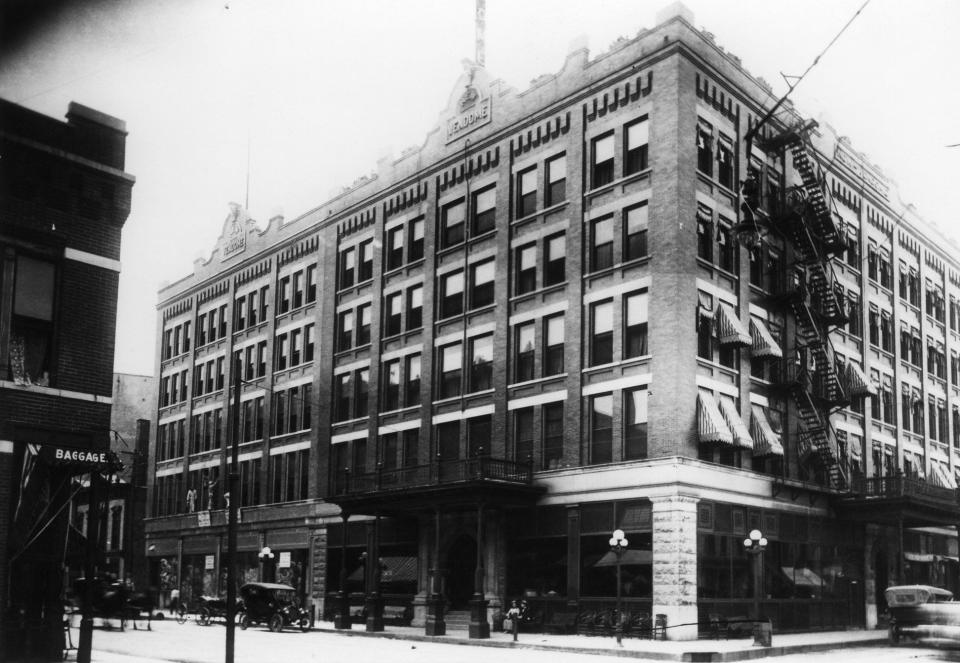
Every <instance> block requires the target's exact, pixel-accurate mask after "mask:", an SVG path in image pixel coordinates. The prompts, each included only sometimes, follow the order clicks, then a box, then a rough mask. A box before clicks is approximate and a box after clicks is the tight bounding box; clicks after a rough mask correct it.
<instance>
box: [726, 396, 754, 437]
mask: <svg viewBox="0 0 960 663" xmlns="http://www.w3.org/2000/svg"><path fill="white" fill-rule="evenodd" d="M720 412H721V413H723V419H724V421H726V422H727V428H729V429H730V432H731V433H733V443H734V444H735V445H736V446H738V447H743V448H744V449H753V439H752V438H751V437H750V431H749V430H747V425H746V424H745V423H743V419H741V418H740V413H739V412H737V406H736V405H735V404H734V402H733V401H732V400H730V399H729V398H721V399H720Z"/></svg>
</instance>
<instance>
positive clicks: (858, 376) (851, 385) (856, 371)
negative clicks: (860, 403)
mask: <svg viewBox="0 0 960 663" xmlns="http://www.w3.org/2000/svg"><path fill="white" fill-rule="evenodd" d="M846 370H847V376H846V377H847V393H848V394H849V395H850V396H876V395H877V388H876V387H874V386H873V385H872V384H870V381H869V380H868V379H867V376H866V375H864V373H863V369H862V368H860V367H859V366H857V365H856V364H855V363H854V362H852V361H848V362H847V369H846Z"/></svg>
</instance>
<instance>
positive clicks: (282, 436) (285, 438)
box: [255, 428, 310, 446]
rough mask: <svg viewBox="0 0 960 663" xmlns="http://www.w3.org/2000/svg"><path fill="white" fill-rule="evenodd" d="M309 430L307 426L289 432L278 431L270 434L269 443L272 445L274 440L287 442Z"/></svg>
mask: <svg viewBox="0 0 960 663" xmlns="http://www.w3.org/2000/svg"><path fill="white" fill-rule="evenodd" d="M309 432H310V429H309V428H304V429H303V430H295V431H292V432H290V433H280V434H278V435H271V436H270V445H271V446H273V443H275V442H288V441H290V440H292V439H294V438H296V437H302V436H303V434H304V433H309ZM255 441H256V440H255Z"/></svg>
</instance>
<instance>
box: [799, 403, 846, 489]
mask: <svg viewBox="0 0 960 663" xmlns="http://www.w3.org/2000/svg"><path fill="white" fill-rule="evenodd" d="M794 399H795V401H796V403H797V412H798V413H799V415H800V458H801V460H803V459H804V458H805V457H806V456H807V455H810V454H813V455H814V456H815V457H816V458H817V460H818V461H819V463H820V465H821V466H822V467H823V469H824V471H826V473H827V479H828V485H829V486H830V487H831V488H834V489H836V490H845V489H846V488H847V476H846V472H844V470H843V466H842V465H841V463H840V455H839V454H838V452H837V451H838V446H837V444H838V437H837V435H838V431H835V430H834V428H833V426H831V425H830V422H829V420H826V419H824V418H823V416H821V414H820V411H819V410H818V409H817V407H816V405H815V404H814V402H813V399H812V398H811V396H810V394H809V393H808V392H807V391H805V390H803V389H796V390H794Z"/></svg>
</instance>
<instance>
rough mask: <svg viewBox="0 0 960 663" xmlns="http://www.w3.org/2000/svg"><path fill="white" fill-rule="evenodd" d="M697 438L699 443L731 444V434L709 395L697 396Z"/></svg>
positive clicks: (699, 394) (715, 402)
mask: <svg viewBox="0 0 960 663" xmlns="http://www.w3.org/2000/svg"><path fill="white" fill-rule="evenodd" d="M697 436H698V438H699V440H700V441H701V442H722V443H724V444H733V433H731V432H730V429H729V428H727V424H726V422H725V421H724V420H723V415H722V414H720V408H719V407H717V401H715V400H714V398H713V396H712V395H711V394H708V393H707V392H704V391H701V392H700V393H698V394H697Z"/></svg>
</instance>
